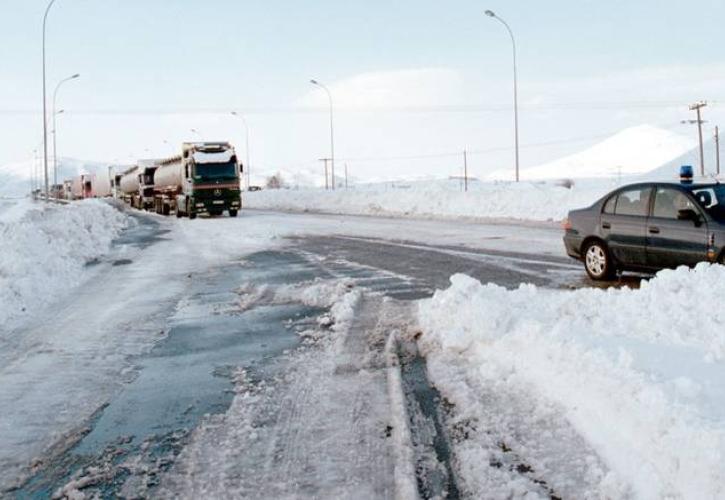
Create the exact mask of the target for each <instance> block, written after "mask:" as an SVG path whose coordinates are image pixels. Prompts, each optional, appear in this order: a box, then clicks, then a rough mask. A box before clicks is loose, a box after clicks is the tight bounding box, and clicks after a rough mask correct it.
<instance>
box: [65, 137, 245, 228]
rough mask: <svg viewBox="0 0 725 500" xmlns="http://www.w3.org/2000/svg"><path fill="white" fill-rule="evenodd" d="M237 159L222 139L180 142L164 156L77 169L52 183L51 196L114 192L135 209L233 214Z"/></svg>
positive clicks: (238, 201)
mask: <svg viewBox="0 0 725 500" xmlns="http://www.w3.org/2000/svg"><path fill="white" fill-rule="evenodd" d="M242 168H243V167H242V165H241V164H240V163H239V162H238V161H237V155H236V152H235V150H234V147H233V146H232V145H231V144H229V143H228V142H185V143H183V144H182V146H181V153H180V154H178V155H174V156H171V157H169V158H162V159H156V160H139V161H138V162H137V163H136V164H135V165H131V166H128V167H125V168H123V169H122V171H119V168H118V167H108V172H107V173H106V172H102V173H99V174H83V175H79V176H77V177H75V178H73V179H68V180H66V181H64V183H63V184H62V185H57V186H54V187H53V193H52V195H53V196H54V197H56V198H62V199H68V200H79V199H83V198H105V197H114V198H118V199H121V200H123V201H125V202H126V203H127V204H129V205H130V206H132V207H134V208H137V209H139V210H150V211H154V212H156V213H158V214H162V215H169V214H170V213H172V212H174V213H175V214H176V216H177V217H182V216H184V215H185V216H187V217H189V218H191V219H193V218H195V217H196V216H197V215H199V214H205V215H221V214H223V213H224V212H227V213H228V214H229V216H231V217H236V216H237V214H238V213H239V210H241V208H242V196H241V185H240V178H241V173H242Z"/></svg>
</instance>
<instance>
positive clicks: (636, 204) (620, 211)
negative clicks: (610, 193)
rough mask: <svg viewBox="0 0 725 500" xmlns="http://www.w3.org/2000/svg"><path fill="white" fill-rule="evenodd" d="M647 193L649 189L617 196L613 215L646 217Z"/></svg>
mask: <svg viewBox="0 0 725 500" xmlns="http://www.w3.org/2000/svg"><path fill="white" fill-rule="evenodd" d="M649 193H650V188H649V187H646V188H640V189H632V190H629V191H622V192H621V193H619V196H617V204H616V207H615V209H614V213H615V214H617V215H639V216H642V217H646V216H647V213H648V212H649Z"/></svg>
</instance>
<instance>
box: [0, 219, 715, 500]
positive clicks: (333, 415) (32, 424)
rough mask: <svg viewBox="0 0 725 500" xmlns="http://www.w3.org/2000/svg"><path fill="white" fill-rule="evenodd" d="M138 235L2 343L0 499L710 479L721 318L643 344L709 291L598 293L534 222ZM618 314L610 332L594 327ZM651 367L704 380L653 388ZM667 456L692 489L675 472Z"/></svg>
mask: <svg viewBox="0 0 725 500" xmlns="http://www.w3.org/2000/svg"><path fill="white" fill-rule="evenodd" d="M132 214H133V215H132V216H130V217H129V215H124V217H126V219H127V220H126V224H127V225H128V229H126V230H125V231H124V232H123V233H122V235H121V237H120V238H118V239H117V240H116V241H115V242H114V243H113V245H112V246H111V248H110V250H109V251H108V252H107V253H105V254H103V255H101V256H100V257H99V258H97V259H94V260H92V261H91V262H90V263H89V265H87V266H85V267H84V268H83V270H82V272H81V274H80V275H79V276H78V277H77V280H76V281H74V284H73V286H72V287H71V288H69V289H68V290H67V292H66V293H65V295H64V296H61V297H56V299H55V300H54V301H53V302H52V303H51V304H50V305H49V306H47V307H45V308H44V309H42V312H38V313H37V314H34V315H33V317H32V320H29V321H26V322H22V323H19V324H18V325H17V326H16V327H14V328H13V329H12V330H4V331H2V332H0V333H1V335H0V342H2V349H1V350H0V356H1V358H0V360H2V362H3V365H2V368H0V406H1V407H3V408H4V409H6V410H4V411H3V414H2V418H1V419H0V491H3V490H4V491H5V492H6V493H8V494H11V495H12V494H14V495H16V496H20V497H23V496H28V495H31V496H32V495H35V496H48V495H51V494H53V493H56V494H57V496H59V497H62V496H64V495H65V496H69V497H70V496H73V495H76V494H79V493H85V494H94V493H96V494H100V495H103V496H127V497H138V496H141V497H150V496H155V497H158V496H163V497H169V498H171V497H174V498H178V497H186V498H192V497H193V498H199V497H221V496H227V497H248V496H266V497H275V498H297V497H300V496H302V497H316V498H333V497H348V498H371V497H373V498H391V497H396V496H397V497H400V498H414V497H416V496H422V497H426V498H427V497H435V496H439V497H464V498H480V497H486V498H502V497H506V498H511V497H513V498H521V497H527V498H528V497H532V498H535V497H561V498H588V497H634V498H656V497H657V496H658V495H661V494H664V493H663V492H671V493H672V494H673V496H674V497H693V496H692V495H693V493H697V492H703V493H704V494H706V496H707V495H710V494H712V493H713V492H717V491H719V490H718V488H719V487H720V486H721V485H722V484H723V483H722V481H721V480H720V477H719V475H718V474H717V471H716V470H715V469H713V468H712V467H713V466H714V465H713V464H716V463H717V461H716V460H715V461H713V457H717V456H718V453H719V452H720V451H719V450H720V447H719V446H720V445H719V444H718V443H719V441H718V439H719V438H717V436H718V435H719V434H718V432H719V430H718V429H720V428H721V426H720V424H719V422H722V421H724V420H725V419H724V418H722V414H721V413H718V412H717V411H713V408H714V409H715V410H717V408H720V406H721V404H720V402H719V399H718V398H719V396H718V395H719V394H721V392H719V391H720V385H719V384H718V383H717V380H716V378H717V377H715V376H714V375H713V374H716V373H719V372H718V371H717V369H718V367H719V360H720V357H721V348H720V344H719V343H718V341H717V336H716V335H714V334H712V332H713V331H716V330H717V329H718V328H719V326H718V325H720V323H721V321H722V318H720V316H718V315H714V316H713V315H710V317H709V318H707V320H705V319H702V320H700V321H699V322H698V323H697V324H698V328H697V329H696V330H693V331H696V332H697V336H693V335H690V334H688V333H686V332H685V333H681V334H680V335H679V336H677V335H676V334H675V333H671V334H668V335H669V337H666V338H663V337H662V332H667V331H669V330H668V329H670V327H671V326H672V332H677V331H680V330H682V328H680V329H679V330H678V329H677V328H678V327H677V325H678V323H677V321H675V319H676V318H680V317H681V313H680V312H678V311H679V309H678V308H680V307H685V306H683V305H682V304H685V305H686V304H688V303H689V302H687V301H684V302H683V301H682V300H681V299H680V300H679V301H678V300H677V299H674V300H669V299H668V297H669V295H668V294H673V297H674V296H677V294H678V293H684V294H687V293H688V292H687V291H688V290H690V289H691V288H692V286H694V284H696V283H697V282H698V281H702V282H707V283H709V284H708V285H707V286H708V287H709V288H711V289H713V290H716V289H718V286H719V285H717V283H718V279H717V277H716V276H714V275H713V274H712V272H711V271H709V270H707V269H703V270H699V271H698V272H699V273H700V274H699V275H695V274H693V275H692V276H690V275H689V274H688V271H686V270H683V271H678V273H680V274H677V275H676V276H677V278H670V279H669V280H665V281H662V283H667V284H658V283H660V281H661V280H660V281H657V280H655V281H654V282H653V283H655V285H654V286H643V290H642V291H639V290H634V291H633V290H623V291H615V290H605V291H600V290H590V289H589V286H590V285H591V283H590V282H589V281H587V279H586V278H585V276H584V273H583V271H582V269H581V267H580V265H578V264H577V263H575V262H573V261H571V260H570V259H568V258H567V257H566V256H565V255H564V254H563V247H562V244H561V232H560V230H559V229H558V228H557V227H556V226H553V225H551V224H492V223H488V224H484V223H474V222H462V221H444V222H442V221H432V220H414V219H406V220H401V219H396V218H382V217H381V218H377V217H365V216H340V215H321V214H310V213H304V214H288V213H276V212H269V211H256V210H250V211H246V212H245V213H244V214H243V215H242V216H241V217H240V218H237V219H229V218H216V219H197V220H195V221H189V220H185V219H184V220H176V219H172V218H163V217H159V216H155V215H146V214H144V215H138V214H136V213H135V212H134V213H132ZM0 218H1V217H0ZM460 273H463V274H465V275H467V276H468V277H465V278H463V277H461V276H462V275H461V274H460ZM451 275H456V276H458V277H457V278H456V279H455V280H454V282H453V285H452V286H451V283H450V281H449V278H450V276H451ZM658 279H659V278H658ZM708 280H709V281H708ZM479 282H482V283H488V282H491V283H495V284H497V285H499V286H498V287H493V288H492V286H493V285H490V286H489V287H485V286H481V285H478V283H479ZM75 283H77V285H76V284H75ZM522 283H528V285H526V286H524V287H523V288H521V289H519V285H520V284H522ZM630 283H632V284H637V285H638V284H639V280H638V279H633V280H632V281H630ZM532 284H535V285H536V287H534V286H533V285H532ZM446 288H449V289H448V290H447V291H439V292H437V293H436V290H444V289H446ZM570 289H577V290H570ZM578 289H582V290H578ZM434 293H435V295H434ZM597 294H599V295H597ZM431 297H432V299H430V298H431ZM420 299H424V300H423V301H420ZM660 302H662V303H664V304H665V307H667V308H668V311H667V312H666V313H665V312H663V311H660V309H659V308H660V306H659V305H658V304H659V303H660ZM600 303H601V304H604V307H605V309H603V311H602V312H601V314H600V313H599V312H597V311H598V309H597V308H598V307H599V306H598V305H597V304H600ZM629 303H632V304H640V306H641V307H640V306H627V304H629ZM642 304H646V307H645V306H643V305H642ZM703 307H705V309H702V311H700V312H699V313H698V314H700V315H705V316H707V314H706V311H707V307H706V306H703ZM619 308H623V309H625V310H627V311H628V313H627V315H626V318H624V317H623V318H621V319H620V320H618V321H614V322H612V321H608V320H607V319H606V314H615V311H616V310H617V309H619ZM638 308H639V309H638ZM640 309H641V311H640ZM607 311H608V312H607ZM638 311H639V312H638ZM577 312H578V313H581V318H580V317H579V316H580V315H578V314H577ZM640 313H642V318H640V319H638V320H637V321H636V323H635V324H636V325H637V327H636V329H637V331H636V332H629V331H628V330H627V328H626V325H627V324H628V320H627V318H630V319H632V318H635V317H636V316H637V314H640ZM647 314H650V315H649V316H648V315H647ZM658 315H664V316H663V317H664V318H665V319H663V320H661V321H659V320H658V319H657V318H658ZM562 318H563V319H562ZM566 318H569V320H568V321H569V323H566V321H564V320H566ZM562 321H564V323H562ZM607 324H610V325H613V327H616V328H617V334H616V335H611V336H606V335H605V334H604V331H603V330H602V329H603V328H605V326H606V325H607ZM587 325H588V326H587ZM648 325H649V326H648ZM652 325H659V326H657V328H654V329H653V328H651V326H652ZM684 325H685V323H682V324H680V327H683V326H684ZM655 330H656V331H655ZM643 332H654V333H652V335H649V336H646V338H641V337H642V335H643ZM575 333H576V335H575ZM637 335H639V337H637ZM635 337H637V338H635ZM512 346H513V347H515V346H519V351H516V350H515V349H513V347H512ZM652 346H655V348H652ZM678 346H681V347H678ZM419 348H420V349H421V351H420V352H421V353H422V354H423V355H425V358H424V357H422V356H421V355H420V353H419V351H418V349H419ZM693 348H694V349H700V350H703V352H704V353H705V354H707V355H706V356H704V358H703V359H701V360H698V359H696V358H697V355H694V357H693V356H691V355H688V356H685V354H687V353H689V352H690V351H691V350H692V349H693ZM570 351H571V352H575V353H576V355H577V356H578V357H577V364H576V369H577V370H579V372H578V373H579V374H580V375H581V376H580V377H579V378H578V379H577V380H576V383H575V382H574V381H573V380H572V381H569V382H567V379H566V377H567V376H568V377H575V374H574V373H573V372H572V370H573V368H571V367H570V366H569V364H570V363H569V361H567V358H566V355H565V354H566V353H567V352H570ZM675 351H676V352H675ZM517 352H520V353H521V356H522V357H521V358H520V359H519V357H517V354H516V353H517ZM664 352H667V353H669V354H668V356H669V357H670V358H671V357H672V356H675V357H676V358H677V359H685V358H687V360H688V362H689V363H690V364H691V365H692V366H694V367H695V370H696V371H698V370H699V371H700V372H701V373H703V374H705V375H706V376H705V377H700V378H697V377H694V378H690V377H687V376H685V374H682V373H679V372H677V370H675V371H674V372H672V373H675V372H677V374H676V375H677V376H675V375H673V378H672V380H670V379H669V378H668V377H669V376H668V375H667V374H668V373H670V371H671V370H669V371H668V370H665V369H663V367H662V366H661V365H660V363H661V362H662V360H661V359H660V360H658V359H659V358H657V353H664ZM678 353H679V354H678ZM653 354H654V355H653ZM612 360H613V361H612ZM529 363H530V365H529ZM607 363H610V364H607ZM611 363H614V364H613V365H612V364H611ZM703 363H704V364H703ZM707 363H710V365H708V366H705V364H707ZM713 363H714V364H713ZM695 365H696V366H695ZM537 374H538V375H537ZM562 374H563V375H562ZM566 374H568V375H566ZM610 379H611V380H610ZM547 380H551V381H553V382H556V385H552V384H548V382H547ZM607 380H610V385H611V384H612V383H615V382H613V381H615V380H616V381H619V382H617V383H619V384H620V386H621V387H625V388H626V390H627V391H628V392H627V394H630V395H631V396H632V398H630V399H631V401H629V400H627V396H626V395H618V394H616V392H612V389H613V387H610V386H606V384H604V382H606V381H607ZM585 396H586V397H585ZM613 398H615V399H616V398H618V399H616V401H619V402H618V403H617V405H620V406H622V405H624V404H625V402H626V403H627V408H629V409H630V410H631V411H629V412H624V411H618V410H617V409H616V408H613V407H611V405H610V406H608V405H607V401H608V400H612V399H613ZM648 398H649V399H648ZM652 398H655V399H652ZM658 398H659V399H658ZM698 398H704V400H702V401H701V400H700V399H698ZM580 399H581V400H582V405H579V404H578V403H577V401H579V400H580ZM647 401H650V402H652V401H656V403H657V404H656V405H654V406H652V407H651V408H648V407H647ZM702 408H705V409H708V413H707V414H706V415H704V414H703V415H700V414H699V412H700V410H701V409H702ZM588 411H592V412H594V413H593V414H591V415H590V414H588V413H587V412H588ZM652 412H654V413H652ZM657 412H659V413H657ZM688 412H690V413H688ZM594 414H596V416H598V417H603V416H605V415H606V416H607V418H609V419H611V423H607V425H606V427H605V429H607V431H606V432H604V431H600V430H598V429H599V427H597V426H596V425H593V424H592V425H588V424H587V422H592V421H593V419H594ZM650 417H651V418H650ZM587 418H588V419H589V420H586V419H587ZM652 418H655V419H658V420H657V421H658V422H659V423H658V425H657V426H655V427H653V429H652V430H651V432H649V433H647V432H644V431H642V423H643V422H647V421H648V419H649V421H651V419H652ZM706 419H710V423H708V424H707V425H705V423H706ZM667 422H670V423H671V424H672V425H673V426H674V427H673V429H672V430H670V427H668V424H667ZM688 425H692V426H693V427H692V428H688ZM618 428H621V429H625V431H623V432H625V434H626V432H629V431H626V429H640V431H639V433H638V435H639V436H642V439H641V440H638V439H629V441H628V440H627V439H626V435H625V434H620V433H618V431H617V429H618ZM668 432H674V433H675V434H671V435H668V434H667V433H668ZM657 436H660V438H661V439H663V440H665V441H666V442H668V443H671V444H672V446H678V444H677V443H680V441H678V438H677V436H690V437H692V439H695V438H697V439H705V438H708V439H710V442H711V443H713V444H711V445H708V446H704V442H703V445H702V446H701V447H699V448H695V449H692V450H688V451H687V453H686V454H683V453H684V451H681V450H680V451H678V450H676V449H668V448H666V447H663V446H660V445H654V444H653V445H651V446H649V445H647V442H652V441H653V440H656V439H657ZM630 437H631V436H630ZM615 444H616V446H615ZM627 456H633V457H638V459H639V460H642V461H644V462H646V465H645V466H644V468H643V469H642V474H639V473H638V472H637V469H636V468H633V467H632V465H631V463H629V462H627V461H626V460H625V459H624V458H623V457H627ZM680 456H683V457H687V460H688V461H689V462H690V463H695V464H700V465H699V466H700V467H703V468H705V469H706V470H707V471H708V476H707V478H706V480H702V481H700V482H697V481H695V480H693V479H692V478H691V476H692V474H689V473H687V472H686V471H687V470H689V469H688V468H687V467H685V466H684V465H682V466H681V467H680V468H679V469H677V468H676V467H675V465H676V464H677V461H678V460H679V458H680ZM708 457H709V458H708ZM682 471H684V472H682ZM647 481H650V482H652V481H654V482H655V483H656V484H654V486H648V485H647Z"/></svg>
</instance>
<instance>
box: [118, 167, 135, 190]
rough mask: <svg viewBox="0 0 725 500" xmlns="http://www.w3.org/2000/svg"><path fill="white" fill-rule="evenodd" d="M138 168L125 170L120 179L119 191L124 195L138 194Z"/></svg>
mask: <svg viewBox="0 0 725 500" xmlns="http://www.w3.org/2000/svg"><path fill="white" fill-rule="evenodd" d="M138 189H139V183H138V167H134V168H132V169H131V170H127V171H126V172H125V173H124V174H123V176H122V177H121V191H122V192H123V193H124V194H133V193H138Z"/></svg>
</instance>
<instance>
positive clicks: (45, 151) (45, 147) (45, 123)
mask: <svg viewBox="0 0 725 500" xmlns="http://www.w3.org/2000/svg"><path fill="white" fill-rule="evenodd" d="M54 2H55V0H50V2H49V3H48V6H47V7H46V8H45V14H44V15H43V170H44V173H45V202H46V203H50V191H49V189H48V109H47V108H48V101H47V99H46V96H45V24H46V22H47V21H48V12H50V8H51V7H52V6H53V3H54Z"/></svg>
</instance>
